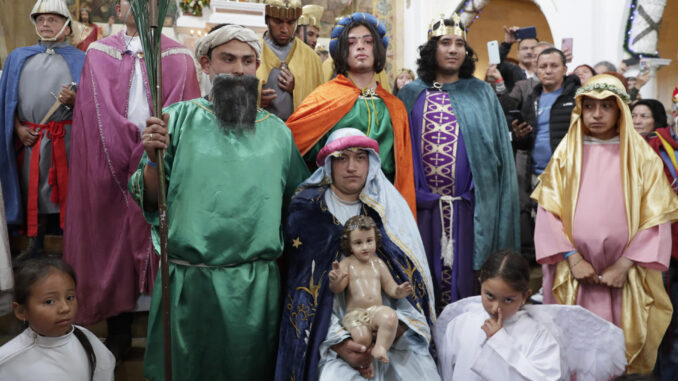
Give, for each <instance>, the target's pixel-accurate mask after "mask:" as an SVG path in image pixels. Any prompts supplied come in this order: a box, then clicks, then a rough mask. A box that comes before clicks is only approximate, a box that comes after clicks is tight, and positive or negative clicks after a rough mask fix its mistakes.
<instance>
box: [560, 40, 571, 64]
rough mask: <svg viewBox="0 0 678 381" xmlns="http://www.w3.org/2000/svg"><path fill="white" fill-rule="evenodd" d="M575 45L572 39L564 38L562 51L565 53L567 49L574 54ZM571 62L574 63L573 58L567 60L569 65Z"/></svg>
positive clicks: (561, 43)
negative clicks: (573, 47) (573, 46)
mask: <svg viewBox="0 0 678 381" xmlns="http://www.w3.org/2000/svg"><path fill="white" fill-rule="evenodd" d="M573 43H574V40H573V39H572V38H571V37H567V38H563V40H562V41H561V42H560V50H561V51H563V52H564V51H565V49H568V50H569V51H570V53H574V52H573V51H572V45H573ZM570 62H572V59H571V58H570V59H568V60H567V63H570Z"/></svg>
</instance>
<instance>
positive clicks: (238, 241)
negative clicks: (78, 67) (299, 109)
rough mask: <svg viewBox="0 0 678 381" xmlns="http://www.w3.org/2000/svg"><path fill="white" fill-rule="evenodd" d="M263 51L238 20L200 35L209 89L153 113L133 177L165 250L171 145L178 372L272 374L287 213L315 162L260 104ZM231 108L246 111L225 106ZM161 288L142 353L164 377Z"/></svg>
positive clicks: (192, 375)
mask: <svg viewBox="0 0 678 381" xmlns="http://www.w3.org/2000/svg"><path fill="white" fill-rule="evenodd" d="M260 53H261V44H260V42H259V39H258V38H257V36H256V35H255V33H254V32H253V31H251V30H249V29H247V28H244V27H241V26H237V25H228V26H224V27H222V28H220V29H217V30H215V31H213V32H212V33H210V34H208V35H207V36H205V37H204V38H203V39H201V40H200V41H198V43H197V44H196V56H197V57H198V60H199V61H200V64H201V67H202V69H203V71H204V72H205V73H207V74H209V76H210V78H211V80H212V81H213V85H214V86H213V90H212V93H211V94H210V96H209V98H208V99H202V98H199V99H194V100H191V101H186V102H179V103H176V104H174V105H172V106H170V107H168V108H166V109H165V110H164V111H165V113H164V114H163V120H160V119H159V118H149V119H148V120H147V123H146V125H147V127H146V129H145V130H144V131H143V134H142V139H143V142H144V149H145V151H146V153H145V154H144V156H143V157H142V159H141V163H140V165H139V169H138V170H137V171H136V172H135V173H134V174H133V175H132V177H131V179H130V181H129V184H128V188H129V190H130V192H131V193H132V196H133V197H134V199H135V200H136V202H138V203H139V204H140V205H141V206H142V208H143V210H144V213H145V217H146V219H147V221H148V222H149V223H150V224H151V225H152V235H153V244H154V247H155V250H156V251H157V252H159V235H158V213H157V206H156V205H157V197H156V194H157V189H158V181H157V164H155V163H156V160H157V157H156V153H155V150H156V149H157V148H165V149H166V152H165V156H164V165H165V173H166V179H167V219H168V231H169V260H170V270H169V274H170V298H171V302H170V303H171V308H172V324H171V328H172V343H171V344H172V357H173V360H174V361H173V366H172V373H173V377H174V379H177V380H269V379H272V378H273V371H274V366H275V347H276V343H277V333H278V319H279V316H280V313H281V311H280V276H279V271H278V267H277V264H276V259H277V258H278V257H280V255H281V254H282V250H283V238H282V237H283V235H282V228H281V222H282V215H283V213H282V212H283V209H284V206H285V205H286V203H287V201H288V200H289V199H290V198H291V196H292V193H293V192H294V189H295V188H296V186H297V185H298V184H299V183H301V182H302V181H303V180H304V179H305V178H306V177H307V176H308V170H307V168H306V166H305V164H304V161H303V159H302V158H301V155H300V154H299V151H298V150H297V148H296V146H295V144H294V140H293V138H292V134H291V132H290V130H289V129H288V128H287V127H286V126H285V124H284V123H283V122H282V121H281V120H280V119H279V118H278V117H276V116H275V115H272V114H270V113H269V112H267V111H264V110H261V109H256V106H254V107H253V105H256V97H257V92H256V83H257V82H256V81H257V80H256V78H254V77H253V76H254V75H255V73H256V69H257V67H258V65H259V57H260ZM224 74H228V75H224ZM229 81H230V82H229ZM233 82H236V85H235V86H234V85H233ZM222 83H230V84H229V85H228V86H230V87H228V88H225V89H224V86H223V85H221V84H222ZM242 83H245V84H248V83H249V85H252V84H254V86H250V87H253V88H254V91H242V89H239V88H238V86H237V85H238V84H242ZM241 87H242V86H241ZM234 94H235V95H234ZM228 97H231V99H222V98H228ZM248 102H249V105H248V104H247V103H248ZM234 104H240V105H241V106H239V107H242V108H240V109H238V110H235V109H230V110H229V109H228V107H233V105H234ZM243 110H245V111H243ZM247 110H249V111H247ZM247 119H249V122H248V121H247ZM243 120H244V121H243ZM159 280H160V279H157V281H158V282H159ZM160 293H161V287H159V286H156V287H155V289H154V292H153V300H152V302H151V312H150V316H149V325H148V340H147V344H146V354H145V358H144V376H145V377H147V378H148V379H151V380H162V379H164V372H163V336H162V321H161V310H160Z"/></svg>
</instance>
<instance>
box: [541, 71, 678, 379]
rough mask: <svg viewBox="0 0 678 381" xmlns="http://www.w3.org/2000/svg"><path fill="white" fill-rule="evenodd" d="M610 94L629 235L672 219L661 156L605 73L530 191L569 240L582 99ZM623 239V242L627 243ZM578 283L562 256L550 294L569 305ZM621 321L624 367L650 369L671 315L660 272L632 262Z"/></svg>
mask: <svg viewBox="0 0 678 381" xmlns="http://www.w3.org/2000/svg"><path fill="white" fill-rule="evenodd" d="M584 96H587V97H591V98H595V99H605V98H608V97H615V98H616V100H617V105H618V107H619V110H620V114H619V121H618V129H619V140H620V143H619V151H620V165H621V179H622V186H623V188H624V204H625V208H626V222H627V227H628V231H629V240H628V242H631V240H632V239H633V237H634V236H635V235H636V233H637V232H638V231H639V230H644V229H648V228H650V227H653V226H656V225H659V224H662V223H664V222H669V221H674V220H676V219H678V197H676V195H675V193H673V191H672V190H671V187H670V186H669V183H668V181H667V180H666V176H665V175H664V171H663V165H662V162H661V159H660V158H659V157H658V156H657V154H656V153H655V152H654V151H653V150H652V148H651V147H650V146H649V145H648V144H647V143H646V142H645V141H644V140H643V138H642V137H641V136H640V135H639V134H638V133H637V132H636V131H635V130H634V128H633V120H632V118H631V111H630V110H629V107H628V105H627V104H626V102H627V101H628V95H627V94H626V92H625V90H624V86H623V85H622V83H621V82H620V81H619V80H618V79H617V78H615V77H613V76H610V75H605V74H603V75H597V76H594V77H593V78H591V79H589V80H588V81H587V82H586V83H585V84H584V85H583V86H582V87H581V88H580V89H579V90H577V94H576V97H575V102H576V105H575V108H574V110H572V118H571V121H570V129H569V132H568V133H567V135H565V137H564V138H563V141H561V142H560V144H559V145H558V148H556V151H555V152H554V153H553V157H552V158H551V161H550V162H549V163H548V165H547V166H546V169H545V170H544V173H542V174H541V176H539V184H538V185H537V188H536V189H535V190H534V192H533V193H532V196H531V197H532V198H533V199H535V200H536V201H537V202H538V203H539V205H540V206H541V207H543V208H544V209H546V210H547V211H549V212H551V213H553V214H554V215H556V216H558V217H560V219H561V221H562V223H563V228H564V231H565V234H566V235H567V237H568V238H569V239H570V242H572V244H573V245H574V240H573V239H572V223H573V220H574V213H575V208H576V206H577V199H578V197H579V183H580V180H581V165H582V140H583V135H584V134H585V133H586V127H585V126H583V124H582V119H581V113H582V98H583V97H584ZM628 242H627V245H628ZM577 288H578V282H577V280H576V279H574V277H573V276H572V274H571V272H570V269H569V267H568V265H567V262H566V261H561V262H560V263H559V264H558V266H557V268H556V274H555V277H554V282H553V295H554V297H555V299H556V301H557V302H558V303H560V304H575V303H576V299H577ZM622 295H623V296H622V321H621V328H622V329H623V331H624V340H625V343H626V358H627V360H628V363H629V365H628V369H627V370H628V371H629V372H633V373H635V372H640V373H648V372H650V371H652V368H653V367H654V363H655V360H656V356H657V348H658V347H659V343H660V342H661V339H662V337H663V336H664V332H665V331H666V328H667V327H668V325H669V322H670V320H671V313H672V308H671V302H670V300H669V298H668V295H667V294H666V290H665V289H664V287H663V284H662V278H661V273H660V272H659V271H657V270H652V269H648V268H645V267H641V266H633V268H632V269H631V270H630V271H629V274H628V280H627V282H626V284H625V285H624V287H623V291H622Z"/></svg>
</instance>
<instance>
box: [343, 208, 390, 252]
mask: <svg viewBox="0 0 678 381" xmlns="http://www.w3.org/2000/svg"><path fill="white" fill-rule="evenodd" d="M371 229H374V239H375V240H376V244H377V248H379V246H381V233H380V232H379V228H378V227H377V224H376V223H375V222H374V220H373V219H372V217H369V216H354V217H351V218H349V219H348V221H346V223H345V224H344V231H343V232H342V233H341V238H340V241H339V247H340V248H341V251H342V252H343V253H344V255H345V256H347V257H348V256H349V255H351V254H353V252H352V251H351V232H353V231H356V230H371Z"/></svg>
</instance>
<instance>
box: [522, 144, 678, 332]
mask: <svg viewBox="0 0 678 381" xmlns="http://www.w3.org/2000/svg"><path fill="white" fill-rule="evenodd" d="M572 230H573V231H572V235H573V239H574V243H575V246H572V243H571V242H570V240H569V239H568V238H567V236H566V235H565V232H564V230H563V224H562V222H561V221H560V218H559V217H558V216H556V215H554V214H552V213H550V212H548V211H546V210H545V209H543V208H541V207H539V210H538V212H537V221H536V228H535V233H534V241H535V248H536V254H537V261H538V262H539V263H541V264H542V270H543V273H544V278H543V292H544V303H547V304H552V303H555V300H554V297H553V292H552V289H553V278H554V275H555V270H556V265H557V264H558V262H560V261H562V260H563V256H562V253H564V252H568V251H572V250H577V251H578V252H579V253H580V254H581V255H582V256H583V257H584V259H585V260H586V261H588V262H589V263H591V265H592V266H593V268H594V269H595V270H596V272H597V273H598V274H599V275H600V274H602V273H603V271H604V270H605V269H606V268H608V267H610V266H612V265H613V264H614V263H615V261H617V259H619V258H620V257H622V256H624V257H626V258H628V259H630V260H632V261H634V262H635V263H636V264H637V265H639V266H643V267H647V268H651V269H655V270H659V271H665V270H666V269H667V268H668V264H669V258H670V255H671V230H670V225H669V224H668V223H664V224H661V225H657V226H654V227H651V228H649V229H646V230H641V231H638V233H637V234H636V235H635V237H633V239H632V240H631V242H630V243H629V245H628V247H626V248H624V247H625V246H626V243H627V241H628V238H629V232H628V227H627V224H626V209H625V207H624V194H623V190H622V180H621V172H620V164H619V144H618V143H586V142H585V143H584V144H583V147H582V170H581V182H580V189H579V198H578V200H577V206H576V209H575V215H574V223H573V229H572ZM621 301H622V289H621V288H609V287H606V286H600V285H589V284H585V283H580V284H579V293H578V295H577V304H579V305H580V306H582V307H584V308H586V309H588V310H590V311H592V312H594V313H595V314H596V315H598V316H600V317H601V318H603V319H606V320H608V321H610V322H612V323H614V324H616V325H618V326H619V325H620V324H621V316H620V314H621Z"/></svg>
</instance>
